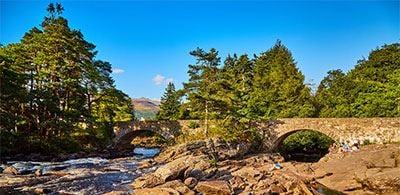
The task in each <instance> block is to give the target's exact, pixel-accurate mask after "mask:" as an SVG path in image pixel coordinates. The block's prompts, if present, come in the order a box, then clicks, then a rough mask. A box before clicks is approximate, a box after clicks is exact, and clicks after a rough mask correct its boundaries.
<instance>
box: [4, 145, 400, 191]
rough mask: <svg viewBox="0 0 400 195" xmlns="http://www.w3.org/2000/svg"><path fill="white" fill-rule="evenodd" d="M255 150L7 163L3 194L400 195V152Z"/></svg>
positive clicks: (176, 150) (218, 148)
mask: <svg viewBox="0 0 400 195" xmlns="http://www.w3.org/2000/svg"><path fill="white" fill-rule="evenodd" d="M248 149H249V147H248V146H247V145H243V144H239V145H238V144H229V143H226V142H224V141H222V140H221V139H209V140H202V141H196V142H193V143H190V144H181V145H177V146H174V147H170V148H168V149H166V150H164V151H163V152H161V153H160V154H159V155H158V156H156V157H154V158H139V157H128V158H116V159H110V160H107V159H104V158H84V159H75V160H67V161H63V162H58V163H36V162H8V163H9V164H8V165H6V166H5V165H2V169H4V170H3V173H2V174H0V194H6V193H15V194H20V193H27V194H29V193H33V194H42V193H53V194H59V193H61V194H102V193H109V194H140V195H142V194H396V193H400V167H399V164H400V163H399V162H400V145H394V144H393V145H369V146H363V147H361V150H360V151H355V152H349V153H340V152H338V151H336V150H335V151H332V152H331V153H329V154H328V155H326V156H325V157H323V158H322V159H320V161H319V162H317V163H299V162H284V159H283V158H282V157H281V156H280V155H279V154H272V153H260V154H251V155H249V154H248ZM137 152H138V151H137Z"/></svg>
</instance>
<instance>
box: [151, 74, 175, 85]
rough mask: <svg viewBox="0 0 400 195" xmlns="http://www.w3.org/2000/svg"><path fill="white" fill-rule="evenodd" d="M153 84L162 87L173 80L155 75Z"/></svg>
mask: <svg viewBox="0 0 400 195" xmlns="http://www.w3.org/2000/svg"><path fill="white" fill-rule="evenodd" d="M153 81H154V84H156V85H162V84H168V83H170V82H173V81H174V79H173V78H165V76H163V75H161V74H157V75H156V76H155V77H154V78H153Z"/></svg>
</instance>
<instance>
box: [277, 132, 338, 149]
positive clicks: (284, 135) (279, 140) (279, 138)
mask: <svg viewBox="0 0 400 195" xmlns="http://www.w3.org/2000/svg"><path fill="white" fill-rule="evenodd" d="M302 131H313V132H318V133H321V134H323V135H325V136H327V137H329V138H331V139H332V140H333V141H338V140H339V138H338V137H337V136H335V135H334V134H330V133H327V132H326V131H324V130H316V129H309V128H301V129H293V130H289V131H286V132H284V133H281V134H279V135H278V136H277V138H276V139H275V140H273V141H272V145H271V151H273V152H277V151H278V147H279V146H280V145H281V144H282V143H283V141H284V140H285V139H286V138H288V137H289V136H290V135H293V134H295V133H298V132H302Z"/></svg>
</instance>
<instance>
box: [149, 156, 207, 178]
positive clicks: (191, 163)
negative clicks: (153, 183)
mask: <svg viewBox="0 0 400 195" xmlns="http://www.w3.org/2000/svg"><path fill="white" fill-rule="evenodd" d="M210 166H211V165H210V163H209V162H208V157H207V156H205V155H201V156H191V155H190V156H184V157H181V158H178V159H176V160H174V161H172V162H170V163H168V164H166V165H164V166H161V167H160V168H158V169H157V170H156V171H155V172H154V174H155V175H156V176H158V177H159V178H161V179H162V180H163V181H171V180H174V179H177V178H181V179H185V178H187V177H189V176H198V177H200V176H199V175H196V174H197V173H198V172H202V171H204V170H206V169H207V168H209V167H210Z"/></svg>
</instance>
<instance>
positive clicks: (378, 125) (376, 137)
mask: <svg viewBox="0 0 400 195" xmlns="http://www.w3.org/2000/svg"><path fill="white" fill-rule="evenodd" d="M192 122H196V123H198V124H203V122H201V121H196V120H178V121H133V122H129V123H125V124H121V125H119V127H117V128H115V129H114V133H115V138H114V140H113V141H114V144H118V142H119V141H120V140H121V139H132V138H130V137H129V136H130V135H132V132H133V131H138V130H150V131H154V132H156V133H159V134H160V135H162V136H163V137H165V138H167V139H172V138H174V136H175V135H177V134H178V133H182V132H191V133H193V131H201V130H202V126H200V128H198V129H195V130H193V129H190V128H189V124H190V123H192ZM254 127H255V128H257V129H258V130H259V132H260V135H262V136H263V137H264V140H265V141H264V142H265V147H266V149H267V150H274V149H275V148H276V146H278V145H279V144H280V142H282V141H283V140H284V139H285V138H286V137H287V136H289V135H290V134H292V133H294V132H296V131H300V130H305V129H310V130H315V131H319V132H321V133H324V134H325V135H327V136H329V137H331V138H332V139H333V140H336V141H340V142H344V141H350V140H359V141H360V142H365V141H367V140H368V141H369V142H373V143H389V142H400V118H398V117H397V118H283V119H274V120H264V121H255V122H254Z"/></svg>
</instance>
